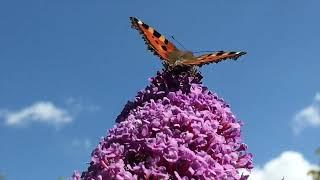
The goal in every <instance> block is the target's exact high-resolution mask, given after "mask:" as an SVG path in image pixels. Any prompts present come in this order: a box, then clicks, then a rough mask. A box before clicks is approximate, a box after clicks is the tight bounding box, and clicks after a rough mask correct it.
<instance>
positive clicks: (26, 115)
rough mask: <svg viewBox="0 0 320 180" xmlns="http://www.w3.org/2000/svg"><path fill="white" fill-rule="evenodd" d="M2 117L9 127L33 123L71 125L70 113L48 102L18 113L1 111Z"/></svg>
mask: <svg viewBox="0 0 320 180" xmlns="http://www.w3.org/2000/svg"><path fill="white" fill-rule="evenodd" d="M0 116H1V117H3V118H4V119H5V124H6V125H8V126H19V125H25V124H27V123H31V122H40V123H48V124H53V125H56V126H59V125H62V124H67V123H70V122H71V121H72V120H73V118H72V116H71V115H70V113H69V112H68V111H67V110H65V109H61V108H59V107H57V106H55V105H54V104H53V103H51V102H48V101H40V102H36V103H34V104H32V105H30V106H27V107H25V108H22V109H21V110H18V111H9V110H1V113H0Z"/></svg>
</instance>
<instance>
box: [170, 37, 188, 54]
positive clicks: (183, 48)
mask: <svg viewBox="0 0 320 180" xmlns="http://www.w3.org/2000/svg"><path fill="white" fill-rule="evenodd" d="M171 38H172V39H173V40H174V41H175V42H177V43H178V44H179V45H180V46H181V47H182V48H183V49H184V50H186V51H187V48H185V47H184V46H183V45H182V44H181V43H180V42H179V41H178V40H176V39H175V38H174V36H171Z"/></svg>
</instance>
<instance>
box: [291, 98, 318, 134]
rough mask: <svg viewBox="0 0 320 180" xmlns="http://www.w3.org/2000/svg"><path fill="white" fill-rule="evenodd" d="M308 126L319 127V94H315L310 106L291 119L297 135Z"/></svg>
mask: <svg viewBox="0 0 320 180" xmlns="http://www.w3.org/2000/svg"><path fill="white" fill-rule="evenodd" d="M308 126H311V127H320V93H316V95H315V97H314V99H313V102H312V104H311V105H309V106H307V107H305V108H303V109H302V110H300V111H299V112H298V113H296V114H295V116H294V118H293V132H294V133H295V134H299V133H300V132H301V131H302V130H303V129H304V128H306V127H308Z"/></svg>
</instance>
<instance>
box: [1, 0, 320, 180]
mask: <svg viewBox="0 0 320 180" xmlns="http://www.w3.org/2000/svg"><path fill="white" fill-rule="evenodd" d="M319 6H320V2H319V1H317V0H309V1H294V0H290V1H289V0H283V1H278V0H270V1H255V0H247V1H222V0H219V1H212V0H211V1H209V0H207V1H201V2H193V1H189V2H185V1H175V2H173V1H161V2H160V1H158V2H156V1H154V2H151V1H139V2H134V1H121V0H120V1H101V0H100V1H99V0H93V1H83V0H77V1H74V0H71V1H62V0H56V1H43V0H29V1H22V0H12V1H1V2H0V142H1V146H0V152H1V153H0V173H1V174H4V175H5V176H6V177H7V179H12V180H20V179H57V178H58V177H59V176H64V177H66V176H68V175H70V174H71V173H72V171H73V170H74V169H80V170H83V169H85V168H86V167H87V165H86V164H85V163H86V162H88V161H89V160H90V152H91V150H92V149H93V148H94V146H95V145H96V144H97V143H98V141H99V139H100V137H102V136H104V135H105V134H106V133H107V129H109V128H111V127H112V126H113V125H114V120H115V118H116V116H117V115H118V114H119V113H120V112H121V110H122V108H123V106H124V104H125V103H126V101H127V100H132V99H133V98H134V96H135V95H136V92H137V91H138V90H140V89H143V88H144V87H145V86H146V85H147V84H148V81H147V79H148V78H149V77H151V76H154V75H155V73H156V71H157V70H159V69H160V68H161V66H162V65H161V61H160V60H159V59H158V58H157V57H155V56H153V55H152V54H151V53H149V52H148V51H147V50H146V47H145V45H144V43H143V41H142V40H141V38H140V37H139V36H138V33H137V32H136V31H135V30H133V29H131V28H130V24H129V19H128V17H129V16H136V17H138V18H141V19H142V20H144V21H145V22H146V23H148V24H149V25H151V26H153V27H155V28H156V29H157V30H158V31H159V32H161V33H162V34H165V35H167V36H168V35H169V36H170V35H174V36H175V38H176V39H178V40H179V41H180V42H182V43H183V44H184V46H185V47H187V48H188V49H190V50H194V51H198V50H244V51H247V52H248V54H247V55H246V56H244V57H241V58H240V59H239V61H236V62H234V61H225V62H222V63H219V64H216V65H209V66H205V67H203V68H201V71H202V73H203V76H204V81H203V82H204V84H205V85H206V86H208V87H209V89H211V90H212V91H214V92H216V93H217V94H218V95H219V96H220V97H222V98H224V99H225V100H226V101H227V102H228V103H229V104H231V108H232V111H233V112H234V113H235V114H236V116H237V117H238V118H239V119H241V120H243V121H244V123H245V125H244V127H243V136H244V140H245V143H247V144H248V146H249V151H250V152H252V153H253V154H254V162H255V164H256V165H257V167H258V168H257V170H256V174H258V175H257V176H256V177H258V176H259V177H258V178H260V179H261V180H262V179H263V176H264V177H266V176H267V174H268V173H270V172H269V171H268V170H267V169H268V168H267V167H269V165H270V163H269V162H271V160H274V161H272V162H277V163H278V164H279V163H280V165H279V166H281V167H283V164H281V163H286V162H291V163H297V161H298V160H301V162H303V163H305V164H306V165H305V166H304V167H303V168H306V167H309V166H310V167H311V166H312V164H316V163H317V162H318V160H319V159H318V158H317V157H316V155H314V150H315V149H316V148H317V147H319V146H320V143H319V140H318V137H320V131H319V128H320V94H319V92H320V83H319V75H320V73H319V68H320V61H319V57H318V54H317V53H318V52H319V51H320V49H319V42H320V36H319V32H320V24H319V23H318V21H319V17H320V11H319V10H318V7H319ZM288 154H289V155H288ZM285 157H287V158H285ZM288 157H289V158H288ZM290 157H293V158H290ZM295 158H296V159H297V158H298V160H296V159H295ZM299 158H300V159H299ZM286 159H289V160H286ZM277 163H276V165H274V164H272V163H271V165H270V166H272V167H277ZM303 163H300V164H303ZM297 164H299V163H297ZM279 166H278V167H279ZM303 168H298V169H303ZM267 171H268V172H267ZM290 171H291V172H292V169H285V170H282V171H281V174H284V176H287V177H288V176H289V174H288V175H287V174H286V172H290ZM259 173H260V174H259ZM271 173H272V172H271ZM260 176H261V177H260ZM269 177H270V176H269ZM275 177H276V178H277V177H278V176H275ZM258 178H257V179H258Z"/></svg>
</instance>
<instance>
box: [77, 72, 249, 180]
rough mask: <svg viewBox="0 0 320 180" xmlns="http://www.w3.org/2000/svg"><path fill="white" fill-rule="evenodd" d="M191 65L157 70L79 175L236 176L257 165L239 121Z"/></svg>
mask: <svg viewBox="0 0 320 180" xmlns="http://www.w3.org/2000/svg"><path fill="white" fill-rule="evenodd" d="M201 79H202V76H201V75H200V74H199V73H198V72H195V71H192V69H190V68H176V69H175V70H164V71H163V72H161V73H160V72H158V73H157V76H155V77H153V78H151V79H150V85H149V86H147V87H146V88H145V89H144V90H142V91H140V92H139V93H138V95H137V96H136V98H135V100H134V101H133V102H128V103H127V104H126V106H125V107H124V109H123V111H122V112H121V114H120V115H119V116H118V118H117V120H116V122H117V124H116V125H115V127H114V128H112V129H110V130H109V132H108V135H107V136H106V137H105V138H103V139H102V140H101V142H100V143H99V145H98V146H97V147H96V148H95V150H94V151H93V152H92V160H91V163H90V166H89V168H88V170H87V171H84V172H83V173H82V175H81V179H86V180H87V179H88V180H101V179H103V180H107V179H119V180H131V179H150V180H151V179H175V180H180V179H181V180H191V179H218V180H220V179H221V180H222V179H230V180H231V179H237V180H245V179H247V178H248V176H245V175H241V174H240V170H241V169H246V170H250V169H252V168H253V163H252V155H251V154H250V153H247V146H246V145H245V144H244V143H243V142H242V140H241V133H240V132H241V130H240V127H241V126H242V123H241V122H240V121H238V120H237V119H236V118H235V116H234V115H233V113H232V112H231V110H230V107H229V105H228V104H226V103H225V102H224V101H223V100H222V99H221V98H219V97H218V96H217V95H216V94H215V93H212V92H210V91H209V90H208V89H207V88H206V87H205V86H203V85H202V83H201Z"/></svg>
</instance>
